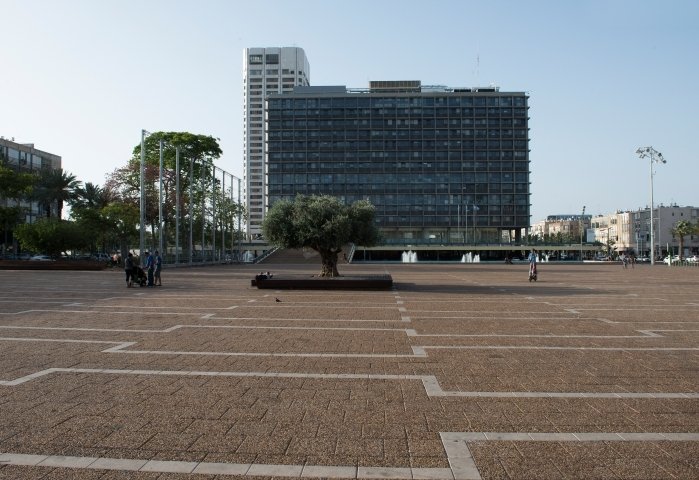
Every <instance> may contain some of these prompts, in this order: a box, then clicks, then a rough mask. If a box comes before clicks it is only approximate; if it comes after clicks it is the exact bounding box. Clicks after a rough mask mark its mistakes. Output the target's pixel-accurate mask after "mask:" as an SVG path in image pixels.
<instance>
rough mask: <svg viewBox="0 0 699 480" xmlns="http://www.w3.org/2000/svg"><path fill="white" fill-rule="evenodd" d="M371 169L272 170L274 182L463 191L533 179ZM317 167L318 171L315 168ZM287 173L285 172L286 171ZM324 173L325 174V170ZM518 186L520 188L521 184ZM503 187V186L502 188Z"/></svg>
mask: <svg viewBox="0 0 699 480" xmlns="http://www.w3.org/2000/svg"><path fill="white" fill-rule="evenodd" d="M361 169H362V168H361V167H355V168H351V169H347V170H354V171H357V170H361ZM364 169H365V170H367V172H366V173H360V172H358V171H357V173H354V172H347V171H343V170H346V169H339V168H338V169H332V168H300V167H297V168H294V167H291V168H284V169H283V170H282V169H280V168H278V167H275V168H270V169H269V176H270V180H269V182H270V183H273V182H277V183H296V184H297V185H303V184H305V183H336V184H340V185H342V184H345V183H350V184H357V183H365V182H367V181H371V182H375V183H380V184H387V183H398V184H400V185H420V186H425V188H428V189H431V188H434V187H431V186H428V185H434V184H444V185H446V186H447V187H448V186H449V185H451V190H452V191H457V192H458V191H459V190H460V188H461V187H460V185H464V186H465V185H467V184H483V183H492V184H497V185H498V186H499V184H503V185H506V184H512V183H513V182H517V183H518V184H520V185H522V186H523V187H522V188H526V185H527V184H528V182H529V172H527V171H523V172H444V173H438V172H436V173H435V172H434V171H433V172H430V173H425V172H424V171H422V172H421V171H419V170H418V171H414V172H409V169H405V170H406V171H407V173H401V172H400V170H398V171H396V170H393V169H386V171H383V169H381V168H378V169H377V168H374V169H370V168H368V167H365V168H364ZM314 170H315V171H314ZM282 172H283V173H282ZM321 172H324V173H321ZM329 172H332V173H329ZM520 185H518V188H519V186H520ZM498 188H499V187H498Z"/></svg>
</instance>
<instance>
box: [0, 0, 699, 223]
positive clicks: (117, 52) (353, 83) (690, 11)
mask: <svg viewBox="0 0 699 480" xmlns="http://www.w3.org/2000/svg"><path fill="white" fill-rule="evenodd" d="M0 12H2V20H3V21H2V24H1V26H0V31H1V32H2V41H1V42H0V53H1V55H0V112H1V113H0V135H2V136H4V137H5V138H13V137H14V138H15V141H17V142H20V143H34V145H35V147H36V148H37V149H39V150H44V151H47V152H50V153H54V154H57V155H60V156H61V157H62V159H63V168H64V170H66V171H68V172H70V173H72V174H74V175H75V176H76V177H77V178H78V179H79V180H81V181H84V182H93V183H96V184H100V185H102V184H103V183H104V181H105V177H106V175H107V174H108V173H110V172H112V171H113V170H114V169H116V168H118V167H121V166H123V165H125V164H126V163H127V161H128V159H129V158H130V157H131V154H132V152H133V148H134V147H135V146H136V145H137V144H139V142H140V133H141V129H145V130H148V131H151V132H155V131H189V132H192V133H197V134H204V135H211V136H213V137H216V138H219V139H220V145H221V148H222V150H223V156H222V157H221V158H220V159H219V160H218V161H217V162H216V163H217V166H219V167H220V168H223V169H225V170H227V171H228V172H230V173H232V174H234V175H236V176H238V177H241V178H242V176H243V163H242V162H243V160H242V159H243V136H242V130H243V49H244V48H246V47H281V46H295V47H301V48H303V49H304V51H305V52H306V56H307V58H308V60H309V63H310V70H311V72H310V73H311V74H310V82H311V84H312V85H346V86H348V87H353V88H366V87H368V83H369V81H370V80H421V81H422V83H423V84H426V85H446V86H450V87H474V86H489V85H491V84H494V85H497V86H499V87H500V90H501V91H503V92H505V91H514V92H522V91H524V92H527V93H528V95H529V96H530V99H529V107H530V110H529V114H530V125H529V126H530V139H531V141H530V148H531V153H530V159H531V172H532V173H531V182H532V184H531V193H532V196H531V201H532V207H531V213H532V223H535V222H537V221H539V220H542V219H544V218H545V217H546V216H547V215H553V214H577V213H580V212H581V211H582V208H583V206H585V207H586V213H587V214H593V215H597V214H605V213H612V212H614V211H616V210H634V209H637V208H644V207H646V206H647V205H649V204H650V191H651V188H650V179H651V174H650V168H651V166H650V161H649V160H648V159H640V158H639V157H638V156H637V155H636V154H635V151H636V149H637V148H638V147H645V146H653V147H654V148H655V149H656V150H658V151H660V152H662V154H663V156H664V157H665V159H666V160H667V164H663V165H657V166H656V168H655V169H654V171H655V175H654V180H653V183H654V199H655V204H656V205H657V204H660V203H663V204H665V205H668V204H671V203H676V204H679V205H692V206H699V189H697V177H698V174H699V158H698V157H699V154H698V153H697V150H698V149H697V148H696V147H692V145H693V141H694V135H699V120H698V118H699V117H698V115H699V93H698V91H697V86H698V85H699V60H697V59H698V58H699V53H698V52H699V28H697V23H698V22H699V2H697V1H696V0H658V1H650V0H629V1H627V0H618V1H615V0H599V1H585V0H577V1H559V0H551V1H536V0H529V1H521V0H511V1H503V0H492V1H482V0H481V1H470V0H454V1H449V0H431V1H429V2H426V1H419V2H418V1H413V0H400V1H398V0H369V1H367V0H353V1H351V2H340V1H335V0H300V1H282V0H277V1H272V0H255V1H234V0H198V1H196V2H195V1H192V0H190V1H184V0H119V1H116V0H100V1H94V0H0Z"/></svg>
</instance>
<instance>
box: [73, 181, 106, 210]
mask: <svg viewBox="0 0 699 480" xmlns="http://www.w3.org/2000/svg"><path fill="white" fill-rule="evenodd" d="M73 193H74V195H73V198H72V199H71V201H70V206H71V208H72V210H73V211H74V212H75V211H76V210H85V209H95V210H101V209H103V208H104V207H106V206H107V205H109V204H110V203H111V202H112V201H114V200H115V199H116V198H115V197H116V196H115V194H114V193H113V192H112V191H111V190H110V189H108V188H103V187H100V186H99V185H96V184H94V183H91V182H85V185H84V186H78V187H76V188H75V190H74V192H73Z"/></svg>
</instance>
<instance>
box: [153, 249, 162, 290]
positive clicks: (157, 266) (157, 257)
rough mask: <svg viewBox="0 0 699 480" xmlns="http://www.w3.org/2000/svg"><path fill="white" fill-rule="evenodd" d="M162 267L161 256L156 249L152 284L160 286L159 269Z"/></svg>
mask: <svg viewBox="0 0 699 480" xmlns="http://www.w3.org/2000/svg"><path fill="white" fill-rule="evenodd" d="M162 269H163V257H161V256H160V253H159V252H158V251H157V250H156V251H155V272H153V280H154V285H156V286H158V287H161V286H162V285H163V281H162V280H161V278H160V271H161V270H162Z"/></svg>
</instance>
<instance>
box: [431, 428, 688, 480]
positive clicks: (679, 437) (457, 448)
mask: <svg viewBox="0 0 699 480" xmlns="http://www.w3.org/2000/svg"><path fill="white" fill-rule="evenodd" d="M439 436H440V438H441V439H442V444H443V445H444V450H445V451H446V453H447V458H448V459H449V466H450V467H451V471H452V473H453V474H454V479H455V480H480V479H481V475H480V472H479V471H478V467H477V466H476V463H475V462H474V460H473V456H472V455H471V451H470V450H469V448H468V443H469V442H485V441H502V442H696V441H699V433H601V432H600V433H597V432H591V433H588V432H585V433H582V432H580V433H561V432H536V433H510V432H440V433H439Z"/></svg>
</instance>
